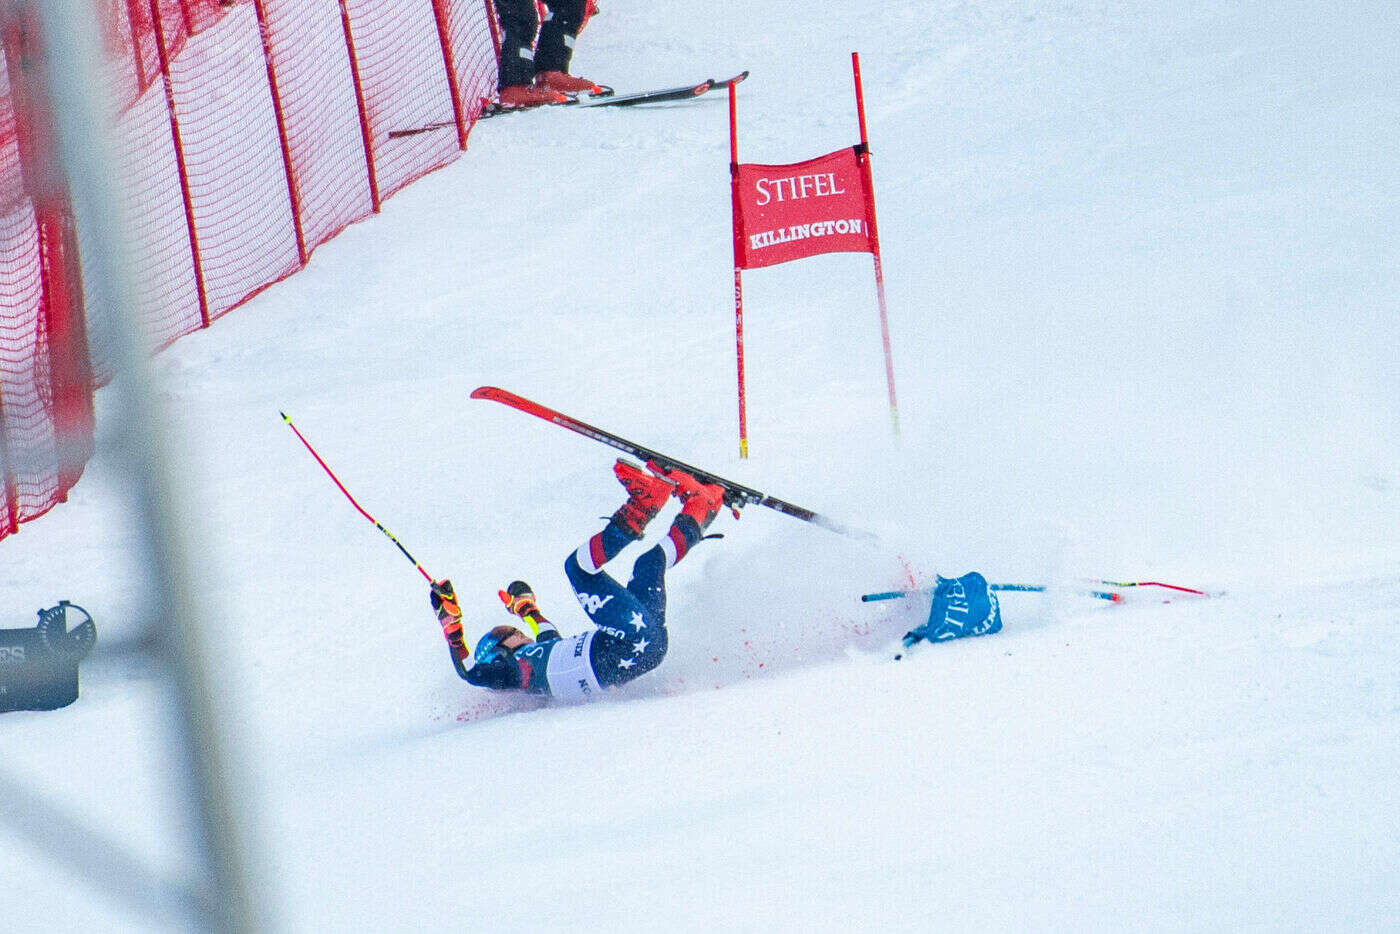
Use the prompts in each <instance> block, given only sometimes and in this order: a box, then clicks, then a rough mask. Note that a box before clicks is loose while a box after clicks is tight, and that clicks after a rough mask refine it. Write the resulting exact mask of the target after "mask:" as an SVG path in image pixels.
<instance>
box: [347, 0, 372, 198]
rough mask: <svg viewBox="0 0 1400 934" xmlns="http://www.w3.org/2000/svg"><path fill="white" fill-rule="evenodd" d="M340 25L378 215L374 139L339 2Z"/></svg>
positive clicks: (357, 59)
mask: <svg viewBox="0 0 1400 934" xmlns="http://www.w3.org/2000/svg"><path fill="white" fill-rule="evenodd" d="M340 24H341V28H342V29H344V30H345V50H346V51H347V52H348V53H349V54H350V81H351V83H353V84H354V85H355V105H356V106H357V107H358V108H359V109H360V138H361V139H362V140H364V144H365V169H366V170H367V171H368V172H369V203H370V206H371V207H373V208H374V213H376V214H378V213H379V207H380V203H381V202H380V200H379V173H378V171H376V169H375V167H374V137H372V136H371V135H370V131H369V113H368V111H366V110H365V88H364V85H363V84H362V83H361V81H360V56H359V55H358V54H357V53H356V52H355V34H354V33H353V32H351V30H350V9H349V7H347V6H346V5H345V0H340Z"/></svg>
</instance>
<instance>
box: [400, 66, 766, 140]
mask: <svg viewBox="0 0 1400 934" xmlns="http://www.w3.org/2000/svg"><path fill="white" fill-rule="evenodd" d="M748 76H749V73H748V72H747V71H745V72H742V73H740V74H737V75H735V76H734V77H732V78H726V79H724V80H723V81H716V80H715V79H714V78H707V79H705V80H704V81H702V82H700V83H699V84H683V85H681V86H679V87H674V88H662V89H660V90H657V91H636V92H632V93H629V94H615V93H613V91H612V89H611V88H608V89H607V93H605V94H599V95H596V96H592V97H571V98H569V99H568V100H567V101H565V102H564V103H562V104H543V105H540V106H539V107H501V106H500V105H499V104H495V103H491V102H487V103H486V104H484V105H483V106H482V108H481V115H480V116H479V117H478V118H477V119H479V120H486V119H488V118H490V117H499V116H502V115H504V114H513V113H528V112H530V111H533V110H544V109H547V108H550V107H580V108H589V107H634V106H636V105H638V104H664V103H667V102H670V101H687V100H694V99H695V98H697V97H699V96H700V95H702V94H705V93H706V92H708V91H712V90H714V89H715V88H726V87H729V85H731V84H738V83H739V82H740V81H743V80H744V79H745V78H747V77H748ZM456 125H457V124H456V122H455V121H453V120H437V121H434V122H432V123H425V124H424V125H423V126H418V127H411V128H409V129H404V130H390V131H389V138H390V139H400V138H402V137H405V136H417V135H418V134H419V133H430V132H432V131H433V130H444V129H447V128H448V127H455V126H456Z"/></svg>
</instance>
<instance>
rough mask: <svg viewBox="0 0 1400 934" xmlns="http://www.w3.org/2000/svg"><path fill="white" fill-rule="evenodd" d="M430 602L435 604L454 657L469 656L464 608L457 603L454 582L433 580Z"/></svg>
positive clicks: (434, 609) (430, 589)
mask: <svg viewBox="0 0 1400 934" xmlns="http://www.w3.org/2000/svg"><path fill="white" fill-rule="evenodd" d="M428 602H429V603H431V604H432V605H433V612H434V613H436V614H437V618H438V624H439V625H441V626H442V637H443V638H444V639H446V640H447V647H448V648H449V649H450V650H451V651H452V657H453V658H454V659H456V660H458V661H461V660H462V659H464V658H466V657H468V656H469V655H470V654H471V653H470V652H468V651H467V640H466V637H465V636H464V635H463V633H462V608H461V607H460V606H458V605H457V595H456V594H455V593H454V592H453V591H452V582H451V581H450V580H447V579H446V578H444V579H443V580H440V581H433V582H432V585H431V586H430V588H429V590H428Z"/></svg>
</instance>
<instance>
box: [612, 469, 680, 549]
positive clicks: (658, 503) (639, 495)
mask: <svg viewBox="0 0 1400 934" xmlns="http://www.w3.org/2000/svg"><path fill="white" fill-rule="evenodd" d="M613 473H614V474H616V475H617V480H618V482H619V483H621V484H622V488H623V489H624V490H626V491H627V502H625V503H623V504H622V507H621V508H620V509H618V511H617V512H615V513H613V516H612V521H613V524H614V525H616V526H617V527H618V528H620V529H622V531H624V532H626V533H627V535H629V536H630V537H631V538H633V539H639V538H641V537H642V532H643V531H644V530H645V529H646V527H647V523H648V522H650V521H651V520H652V519H655V518H656V514H657V513H658V512H660V511H661V507H662V506H664V505H666V500H668V499H670V497H671V495H672V494H673V493H674V492H675V491H676V482H675V481H674V480H672V479H670V478H668V477H665V476H661V475H658V474H652V473H647V472H646V471H645V470H643V469H642V468H641V467H638V466H637V465H636V464H634V463H632V462H631V461H628V460H625V459H624V458H621V457H619V458H618V459H617V463H616V464H613Z"/></svg>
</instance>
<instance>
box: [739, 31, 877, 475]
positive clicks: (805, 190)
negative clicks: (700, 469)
mask: <svg viewBox="0 0 1400 934" xmlns="http://www.w3.org/2000/svg"><path fill="white" fill-rule="evenodd" d="M851 76H852V77H853V78H854V79H855V86H856V117H857V119H858V120H859V121H860V142H859V143H857V144H856V145H854V146H851V147H848V148H846V149H838V150H837V151H836V152H832V153H828V154H826V155H825V156H818V157H817V158H815V159H808V160H807V161H806V162H795V163H793V164H791V165H760V164H758V163H742V162H740V161H739V117H738V107H737V105H736V103H735V96H734V85H733V84H730V85H729V181H730V184H729V192H730V198H731V200H732V201H733V214H734V351H735V359H736V361H737V363H738V377H739V456H740V457H748V456H749V428H748V414H747V408H748V406H747V403H746V402H745V400H744V276H743V271H744V270H745V269H757V268H759V267H761V266H773V265H776V264H778V263H786V262H788V261H789V260H794V259H802V258H803V257H806V256H816V255H817V254H818V253H869V254H870V256H871V259H872V260H874V263H875V296H876V299H877V301H878V302H879V306H880V336H881V338H882V340H883V341H884V345H885V382H886V383H887V384H888V385H889V390H890V419H891V422H892V424H893V426H894V433H895V436H896V437H898V436H899V405H898V403H897V402H896V401H895V397H894V363H893V361H892V360H891V358H890V326H889V318H888V316H887V315H886V314H885V275H884V272H883V270H882V269H881V266H880V233H879V228H878V227H877V226H876V224H875V184H874V182H872V181H871V178H870V142H869V137H867V136H866V133H865V94H864V92H863V91H862V90H861V84H860V56H859V55H858V54H857V53H855V52H852V53H851Z"/></svg>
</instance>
